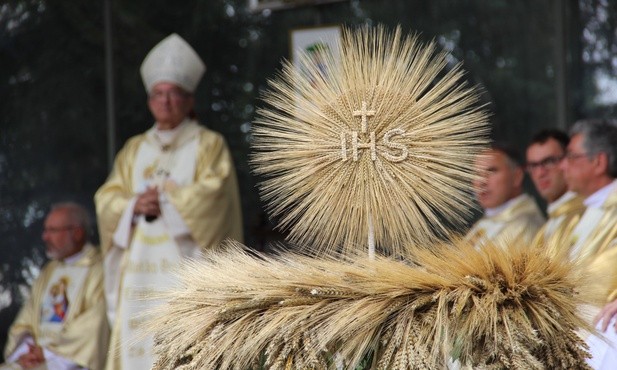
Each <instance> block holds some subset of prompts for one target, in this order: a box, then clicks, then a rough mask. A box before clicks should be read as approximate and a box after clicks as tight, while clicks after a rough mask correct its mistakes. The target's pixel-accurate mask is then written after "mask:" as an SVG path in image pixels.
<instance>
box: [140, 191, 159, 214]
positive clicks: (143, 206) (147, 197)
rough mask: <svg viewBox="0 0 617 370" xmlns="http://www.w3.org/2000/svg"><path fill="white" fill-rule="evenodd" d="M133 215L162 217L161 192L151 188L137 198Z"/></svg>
mask: <svg viewBox="0 0 617 370" xmlns="http://www.w3.org/2000/svg"><path fill="white" fill-rule="evenodd" d="M133 213H134V214H135V215H145V216H152V217H158V216H160V215H161V207H160V204H159V191H158V189H157V188H156V187H149V188H148V189H146V191H144V192H143V193H141V194H139V195H138V196H137V201H136V202H135V208H134V209H133Z"/></svg>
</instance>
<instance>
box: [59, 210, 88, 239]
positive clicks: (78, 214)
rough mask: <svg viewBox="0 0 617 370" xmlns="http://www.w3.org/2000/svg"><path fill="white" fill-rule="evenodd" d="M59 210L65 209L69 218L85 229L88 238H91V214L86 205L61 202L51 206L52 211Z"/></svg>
mask: <svg viewBox="0 0 617 370" xmlns="http://www.w3.org/2000/svg"><path fill="white" fill-rule="evenodd" d="M57 210H65V211H66V212H67V213H68V217H69V220H70V221H71V222H72V223H74V225H75V226H79V227H81V228H83V229H84V231H85V235H86V239H89V238H90V235H91V225H92V222H91V219H90V214H89V213H88V210H87V209H86V208H85V207H84V206H82V205H81V204H79V203H75V202H59V203H54V204H53V205H52V206H51V211H57Z"/></svg>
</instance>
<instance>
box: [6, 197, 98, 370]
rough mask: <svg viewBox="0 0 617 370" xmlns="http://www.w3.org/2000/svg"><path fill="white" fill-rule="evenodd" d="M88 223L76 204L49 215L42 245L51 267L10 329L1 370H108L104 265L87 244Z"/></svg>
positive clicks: (55, 208) (64, 205)
mask: <svg viewBox="0 0 617 370" xmlns="http://www.w3.org/2000/svg"><path fill="white" fill-rule="evenodd" d="M88 220H89V217H88V213H87V211H86V210H85V209H84V208H83V207H81V206H80V205H78V204H75V203H59V204H57V205H55V206H53V207H52V210H51V211H50V213H49V214H48V215H47V218H46V219H45V229H44V230H43V241H44V242H45V245H46V254H47V256H48V257H49V258H50V259H51V262H49V263H48V264H47V265H45V267H44V268H43V270H42V271H41V274H40V275H39V277H38V278H37V279H36V281H35V282H34V285H33V286H32V292H31V296H30V298H29V299H28V300H27V301H26V303H25V304H24V306H23V307H22V308H21V310H20V312H19V314H18V315H17V318H16V319H15V322H14V323H13V325H12V326H11V328H10V329H9V336H8V342H7V345H6V347H5V358H6V359H7V364H5V365H0V369H56V370H70V369H90V370H97V369H103V367H104V363H105V356H106V355H107V346H108V340H109V326H108V324H107V318H106V315H105V303H104V298H103V265H102V261H101V257H100V253H99V250H98V248H95V247H94V246H93V245H92V244H90V243H89V242H88V230H89V221H88Z"/></svg>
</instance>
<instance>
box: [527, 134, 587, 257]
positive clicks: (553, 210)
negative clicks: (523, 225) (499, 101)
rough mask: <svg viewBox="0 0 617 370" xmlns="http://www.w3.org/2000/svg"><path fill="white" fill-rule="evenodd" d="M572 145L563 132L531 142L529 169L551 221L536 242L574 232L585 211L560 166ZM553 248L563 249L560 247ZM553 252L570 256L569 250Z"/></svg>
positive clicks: (539, 233) (545, 225)
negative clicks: (545, 204) (570, 188)
mask: <svg viewBox="0 0 617 370" xmlns="http://www.w3.org/2000/svg"><path fill="white" fill-rule="evenodd" d="M569 142H570V137H569V136H568V134H567V133H565V132H563V131H560V130H554V129H550V130H542V131H540V132H538V133H537V134H536V135H534V137H533V138H532V139H531V141H530V143H529V145H528V146H527V152H526V169H527V172H528V173H529V176H530V177H531V180H532V181H533V184H534V186H535V187H536V190H537V191H538V193H539V194H540V196H542V198H544V200H546V203H547V214H548V220H547V221H546V223H545V224H544V226H542V228H541V229H540V231H539V232H538V234H537V235H536V238H537V239H538V242H539V243H542V242H544V241H547V240H549V239H550V238H551V237H553V236H556V237H560V236H561V235H564V234H567V233H569V232H571V230H572V228H573V227H574V226H575V225H576V223H578V221H579V220H580V217H581V215H582V214H583V212H584V211H585V206H584V205H583V199H582V198H581V197H580V196H577V195H576V193H574V192H571V191H568V185H567V183H566V180H565V176H564V173H563V170H562V169H561V168H560V166H559V164H560V163H561V160H562V159H563V158H564V156H565V154H566V147H567V146H568V143H569ZM551 245H555V246H562V245H561V244H559V243H552V244H551ZM564 249H565V250H566V252H564V251H563V250H555V251H552V252H554V253H567V250H568V249H567V248H564Z"/></svg>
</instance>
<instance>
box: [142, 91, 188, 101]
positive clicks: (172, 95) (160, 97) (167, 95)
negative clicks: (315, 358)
mask: <svg viewBox="0 0 617 370" xmlns="http://www.w3.org/2000/svg"><path fill="white" fill-rule="evenodd" d="M187 96H188V94H187V93H186V92H184V91H182V90H169V91H154V92H153V93H151V94H150V95H149V98H150V100H154V101H157V102H161V101H164V100H165V99H169V100H176V101H178V100H181V99H184V98H186V97H187Z"/></svg>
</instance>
